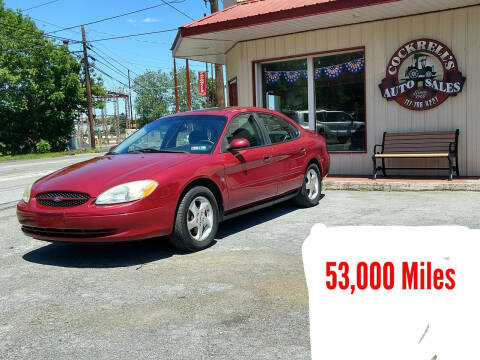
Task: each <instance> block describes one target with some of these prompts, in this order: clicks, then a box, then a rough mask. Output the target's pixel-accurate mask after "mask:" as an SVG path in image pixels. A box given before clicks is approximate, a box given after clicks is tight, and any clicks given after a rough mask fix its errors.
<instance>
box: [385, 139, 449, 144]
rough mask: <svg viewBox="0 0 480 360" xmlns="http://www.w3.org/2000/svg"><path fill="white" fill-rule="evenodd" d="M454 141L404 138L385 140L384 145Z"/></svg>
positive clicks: (447, 141)
mask: <svg viewBox="0 0 480 360" xmlns="http://www.w3.org/2000/svg"><path fill="white" fill-rule="evenodd" d="M454 141H455V139H450V138H445V139H443V138H432V139H417V138H413V139H411V138H404V139H387V138H385V144H403V143H450V142H454Z"/></svg>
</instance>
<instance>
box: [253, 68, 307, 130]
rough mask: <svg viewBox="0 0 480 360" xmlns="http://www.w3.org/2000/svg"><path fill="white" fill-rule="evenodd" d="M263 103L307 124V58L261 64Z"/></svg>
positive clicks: (268, 107) (266, 106)
mask: <svg viewBox="0 0 480 360" xmlns="http://www.w3.org/2000/svg"><path fill="white" fill-rule="evenodd" d="M262 75H263V76H262V79H263V104H264V107H265V108H267V109H270V110H276V111H279V112H281V113H283V114H285V115H287V116H289V117H290V118H292V119H294V120H295V121H297V122H300V123H305V121H306V123H307V125H308V87H307V59H300V60H291V61H282V62H275V63H270V64H263V65H262Z"/></svg>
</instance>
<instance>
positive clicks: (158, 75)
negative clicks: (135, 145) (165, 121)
mask: <svg viewBox="0 0 480 360" xmlns="http://www.w3.org/2000/svg"><path fill="white" fill-rule="evenodd" d="M177 79H178V98H179V101H178V102H179V108H180V111H188V105H187V71H186V69H185V67H180V68H179V69H178V71H177ZM190 82H191V96H192V109H200V108H203V107H205V100H204V99H203V98H201V97H200V96H198V87H197V86H196V83H197V75H196V74H195V72H194V71H190ZM133 90H134V91H135V93H136V94H137V96H136V100H135V110H136V112H137V114H138V116H139V125H140V126H143V125H145V124H147V123H149V122H150V121H153V120H156V119H158V118H160V117H162V116H165V115H168V114H172V113H174V112H175V94H174V79H173V71H171V72H169V73H166V72H163V71H147V72H146V73H145V74H142V75H140V76H138V77H136V78H135V79H134V81H133Z"/></svg>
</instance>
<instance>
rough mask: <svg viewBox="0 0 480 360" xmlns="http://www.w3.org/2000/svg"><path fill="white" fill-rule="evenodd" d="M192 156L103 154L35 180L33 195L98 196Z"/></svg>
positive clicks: (154, 173)
mask: <svg viewBox="0 0 480 360" xmlns="http://www.w3.org/2000/svg"><path fill="white" fill-rule="evenodd" d="M193 157H194V156H193V155H192V154H183V153H180V154H178V153H162V154H121V155H106V156H102V157H96V158H93V159H91V160H87V161H83V162H80V163H78V164H74V165H71V166H68V167H66V168H64V169H61V170H58V171H56V172H54V173H52V174H49V175H47V176H45V177H43V178H41V179H39V180H38V181H37V182H36V183H35V185H34V187H33V191H34V193H35V194H38V193H41V192H49V191H74V192H83V193H87V194H89V195H90V196H93V197H95V196H98V195H99V194H100V193H102V192H103V191H105V190H107V189H109V188H111V187H112V186H115V185H119V184H122V183H126V182H129V181H135V180H144V179H155V178H157V177H158V175H159V174H160V173H161V172H163V171H165V170H166V169H168V168H171V167H173V166H176V165H180V164H185V162H186V161H189V160H191V159H192V158H193Z"/></svg>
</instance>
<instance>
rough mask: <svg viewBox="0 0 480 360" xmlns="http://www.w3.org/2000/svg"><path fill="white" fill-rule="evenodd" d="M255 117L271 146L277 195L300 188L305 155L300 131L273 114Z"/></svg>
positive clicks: (260, 114)
mask: <svg viewBox="0 0 480 360" xmlns="http://www.w3.org/2000/svg"><path fill="white" fill-rule="evenodd" d="M257 116H258V118H259V120H260V123H261V125H262V126H263V127H264V129H265V131H266V133H267V136H268V137H269V140H270V142H271V144H272V145H271V156H272V168H273V171H274V172H275V174H276V178H277V184H278V193H277V194H278V195H282V194H285V193H288V192H290V191H292V190H296V189H298V188H300V187H301V186H302V182H303V176H304V172H305V158H306V153H307V150H306V148H305V147H304V145H303V144H302V142H301V141H300V131H299V130H298V128H297V127H296V126H295V125H294V124H293V123H292V122H290V121H288V120H287V119H284V118H282V117H280V116H277V115H275V114H272V113H262V112H258V113H257Z"/></svg>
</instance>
